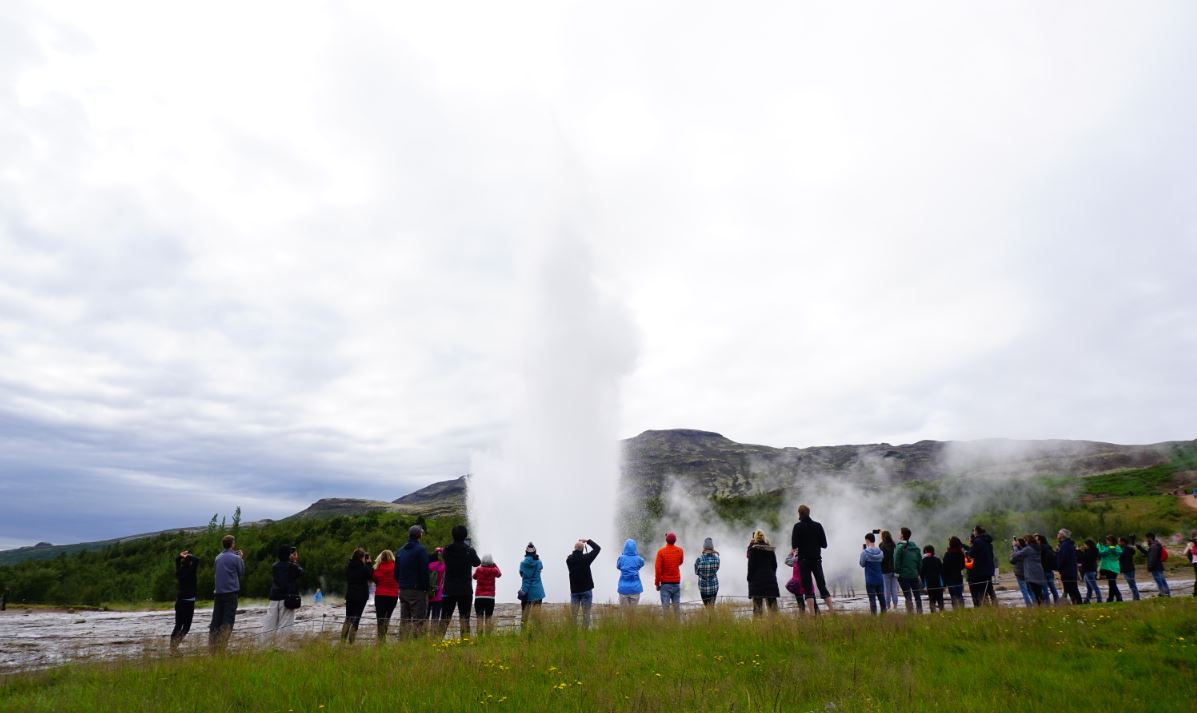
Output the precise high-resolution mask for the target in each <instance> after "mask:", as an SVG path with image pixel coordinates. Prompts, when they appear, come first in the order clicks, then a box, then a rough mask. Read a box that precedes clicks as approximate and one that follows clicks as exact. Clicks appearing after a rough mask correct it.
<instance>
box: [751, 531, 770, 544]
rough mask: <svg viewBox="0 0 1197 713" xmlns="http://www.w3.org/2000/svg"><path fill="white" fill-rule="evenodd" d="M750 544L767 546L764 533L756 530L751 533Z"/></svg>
mask: <svg viewBox="0 0 1197 713" xmlns="http://www.w3.org/2000/svg"><path fill="white" fill-rule="evenodd" d="M752 542H753V544H762V545H767V544H769V538H768V537H765V532H764V531H763V530H757V531H755V532H753V533H752Z"/></svg>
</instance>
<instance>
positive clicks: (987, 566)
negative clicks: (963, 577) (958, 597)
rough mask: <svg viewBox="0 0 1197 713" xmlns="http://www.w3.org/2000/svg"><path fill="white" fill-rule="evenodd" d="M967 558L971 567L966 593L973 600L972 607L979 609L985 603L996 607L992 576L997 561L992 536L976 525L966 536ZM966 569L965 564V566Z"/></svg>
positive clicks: (995, 570)
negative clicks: (967, 592) (970, 562)
mask: <svg viewBox="0 0 1197 713" xmlns="http://www.w3.org/2000/svg"><path fill="white" fill-rule="evenodd" d="M968 543H969V545H968V552H967V554H968V558H969V559H970V560H972V563H973V566H972V568H971V569H969V570H968V591H969V594H971V595H972V598H973V606H974V607H979V606H981V605H982V604H984V603H985V602H989V603H990V604H992V605H993V606H997V593H996V592H994V591H993V575H994V573H995V572H997V561H996V560H995V559H994V555H993V535H990V534H989V533H988V532H986V531H985V528H983V527H981V526H980V525H977V526H976V527H974V528H973V532H972V534H971V535H969V536H968ZM965 566H966V567H967V566H968V565H967V563H966V564H965Z"/></svg>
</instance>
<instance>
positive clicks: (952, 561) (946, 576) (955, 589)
mask: <svg viewBox="0 0 1197 713" xmlns="http://www.w3.org/2000/svg"><path fill="white" fill-rule="evenodd" d="M964 571H965V569H964V543H963V542H961V541H960V538H959V537H956V536H955V535H952V536H951V537H949V538H948V549H947V551H946V552H944V553H943V586H944V587H945V588H946V589H947V590H948V597H949V598H950V599H951V600H952V608H953V609H962V608H963V607H964Z"/></svg>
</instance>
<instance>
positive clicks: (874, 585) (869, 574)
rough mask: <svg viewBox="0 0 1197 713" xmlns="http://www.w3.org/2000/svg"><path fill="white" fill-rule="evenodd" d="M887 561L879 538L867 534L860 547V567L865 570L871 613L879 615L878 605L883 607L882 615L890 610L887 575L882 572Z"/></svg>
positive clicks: (866, 590) (866, 589)
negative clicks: (886, 598) (887, 598)
mask: <svg viewBox="0 0 1197 713" xmlns="http://www.w3.org/2000/svg"><path fill="white" fill-rule="evenodd" d="M884 561H885V553H883V552H882V551H881V548H880V547H878V546H877V537H876V536H875V535H874V534H873V533H871V532H866V533H865V536H864V544H863V545H861V546H860V560H859V562H860V566H861V567H862V568H863V569H864V578H865V592H866V593H867V594H868V595H869V611H871V612H873V613H874V614H876V613H877V605H878V603H880V605H881V613H882V614H884V613H885V611H886V609H888V608H889V607H888V603H887V602H886V601H885V575H884V573H882V571H881V563H882V562H884Z"/></svg>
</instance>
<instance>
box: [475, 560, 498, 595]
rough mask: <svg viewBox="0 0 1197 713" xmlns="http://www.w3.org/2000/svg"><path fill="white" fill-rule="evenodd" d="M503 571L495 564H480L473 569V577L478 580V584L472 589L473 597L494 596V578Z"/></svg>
mask: <svg viewBox="0 0 1197 713" xmlns="http://www.w3.org/2000/svg"><path fill="white" fill-rule="evenodd" d="M502 576H503V573H502V572H500V571H499V568H498V566H497V565H493V564H491V565H486V564H484V565H482V566H481V567H479V568H478V569H476V570H474V579H475V580H476V581H477V582H478V586H477V588H476V589H475V591H474V596H475V597H493V596H495V580H496V579H498V578H499V577H502Z"/></svg>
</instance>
